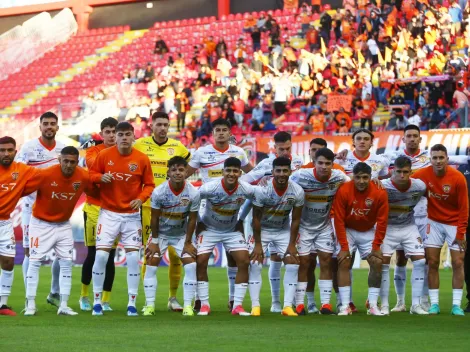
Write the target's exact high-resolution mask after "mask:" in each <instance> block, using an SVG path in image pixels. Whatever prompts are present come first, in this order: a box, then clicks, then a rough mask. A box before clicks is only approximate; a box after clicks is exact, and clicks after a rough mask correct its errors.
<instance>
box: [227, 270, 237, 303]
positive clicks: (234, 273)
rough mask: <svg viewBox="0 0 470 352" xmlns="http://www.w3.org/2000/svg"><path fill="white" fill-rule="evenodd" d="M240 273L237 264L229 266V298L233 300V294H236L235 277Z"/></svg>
mask: <svg viewBox="0 0 470 352" xmlns="http://www.w3.org/2000/svg"><path fill="white" fill-rule="evenodd" d="M237 273H238V268H237V267H236V266H233V267H232V266H228V267H227V278H228V300H229V301H233V296H234V294H235V278H236V276H237Z"/></svg>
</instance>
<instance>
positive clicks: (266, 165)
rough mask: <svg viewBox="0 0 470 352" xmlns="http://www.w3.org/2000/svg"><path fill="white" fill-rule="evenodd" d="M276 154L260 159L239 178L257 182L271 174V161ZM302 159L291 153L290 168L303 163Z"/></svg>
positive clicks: (297, 166) (293, 168) (293, 169)
mask: <svg viewBox="0 0 470 352" xmlns="http://www.w3.org/2000/svg"><path fill="white" fill-rule="evenodd" d="M274 159H276V156H270V157H268V158H266V159H263V160H261V161H260V162H259V163H258V165H256V167H254V168H253V170H251V171H250V172H249V173H247V174H245V175H243V176H241V178H240V180H241V181H245V182H248V183H251V184H256V183H258V182H259V181H260V180H261V179H262V178H263V177H265V176H272V174H273V161H274ZM303 163H304V161H303V159H302V158H301V157H300V156H298V155H292V157H291V169H292V171H296V170H298V169H300V168H301V167H302V165H303Z"/></svg>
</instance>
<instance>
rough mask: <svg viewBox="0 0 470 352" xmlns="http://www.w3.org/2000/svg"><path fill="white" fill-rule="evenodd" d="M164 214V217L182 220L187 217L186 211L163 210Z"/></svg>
mask: <svg viewBox="0 0 470 352" xmlns="http://www.w3.org/2000/svg"><path fill="white" fill-rule="evenodd" d="M162 216H163V217H164V218H167V219H170V220H182V219H184V218H186V214H185V213H173V212H170V211H164V212H162Z"/></svg>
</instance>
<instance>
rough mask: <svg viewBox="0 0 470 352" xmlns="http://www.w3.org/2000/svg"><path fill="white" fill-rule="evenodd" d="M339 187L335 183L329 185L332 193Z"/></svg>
mask: <svg viewBox="0 0 470 352" xmlns="http://www.w3.org/2000/svg"><path fill="white" fill-rule="evenodd" d="M337 187H338V183H334V182H331V183H328V188H329V189H330V190H332V191H334V190H335V189H336V188H337Z"/></svg>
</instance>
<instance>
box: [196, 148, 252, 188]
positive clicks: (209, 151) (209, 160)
mask: <svg viewBox="0 0 470 352" xmlns="http://www.w3.org/2000/svg"><path fill="white" fill-rule="evenodd" d="M230 157H235V158H238V159H240V161H241V164H242V167H244V166H246V165H248V164H249V161H248V158H247V156H246V153H245V151H244V150H243V149H242V148H240V147H237V146H236V145H233V144H229V147H228V148H227V149H226V150H224V151H221V150H218V149H216V148H215V147H214V146H213V145H212V144H209V145H206V146H204V147H201V148H199V149H198V150H196V151H195V152H194V154H193V156H192V158H191V160H190V161H189V166H191V167H192V168H195V169H199V172H200V174H201V178H202V183H207V182H210V181H215V180H219V179H221V178H222V176H223V175H222V171H223V169H224V162H225V160H227V159H228V158H230Z"/></svg>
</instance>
